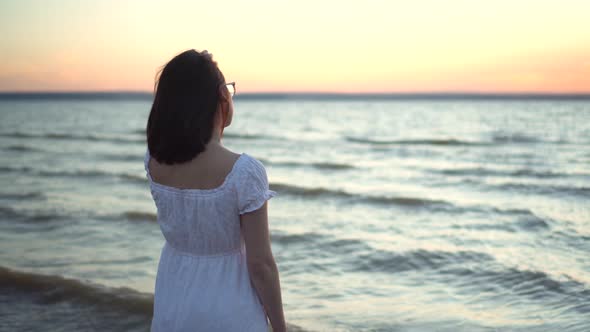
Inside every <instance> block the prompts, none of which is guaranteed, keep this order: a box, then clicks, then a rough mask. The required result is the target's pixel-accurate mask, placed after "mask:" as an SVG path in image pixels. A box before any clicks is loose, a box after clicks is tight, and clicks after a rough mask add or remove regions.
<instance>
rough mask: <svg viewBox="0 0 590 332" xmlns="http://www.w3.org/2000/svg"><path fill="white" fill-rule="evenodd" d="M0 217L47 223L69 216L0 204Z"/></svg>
mask: <svg viewBox="0 0 590 332" xmlns="http://www.w3.org/2000/svg"><path fill="white" fill-rule="evenodd" d="M0 217H2V218H4V219H10V220H12V221H24V222H27V223H47V222H51V221H56V220H65V219H69V218H70V217H69V216H67V215H63V214H60V213H58V212H53V211H34V210H16V209H14V208H12V207H9V206H0ZM46 229H47V228H46Z"/></svg>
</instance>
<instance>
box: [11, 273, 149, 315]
mask: <svg viewBox="0 0 590 332" xmlns="http://www.w3.org/2000/svg"><path fill="white" fill-rule="evenodd" d="M0 287H3V288H4V287H5V288H16V289H20V290H24V291H29V292H34V293H35V294H37V295H38V296H39V297H40V300H41V301H43V303H45V304H52V303H56V302H61V301H82V302H86V303H89V304H92V305H93V306H102V307H105V308H108V309H111V308H116V309H117V310H123V311H126V312H131V313H141V314H143V315H146V316H151V315H152V314H153V295H152V294H146V293H141V292H138V291H136V290H133V289H131V288H128V287H118V288H110V287H106V286H103V285H99V284H94V283H90V282H82V281H79V280H76V279H70V278H64V277H62V276H57V275H45V274H35V273H30V272H23V271H16V270H12V269H8V268H6V267H1V266H0Z"/></svg>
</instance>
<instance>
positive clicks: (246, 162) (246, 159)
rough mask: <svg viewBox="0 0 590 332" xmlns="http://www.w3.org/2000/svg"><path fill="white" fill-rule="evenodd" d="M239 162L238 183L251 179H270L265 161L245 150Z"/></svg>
mask: <svg viewBox="0 0 590 332" xmlns="http://www.w3.org/2000/svg"><path fill="white" fill-rule="evenodd" d="M237 163H239V167H237V170H236V171H237V172H236V173H238V174H237V178H238V181H237V182H238V183H240V184H243V183H247V182H251V181H264V182H265V181H268V179H267V175H266V168H265V166H264V163H263V162H262V161H261V160H259V159H257V158H256V157H254V156H252V155H250V154H248V153H246V152H243V153H241V154H240V157H239V158H238V161H237Z"/></svg>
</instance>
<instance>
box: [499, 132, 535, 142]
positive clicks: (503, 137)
mask: <svg viewBox="0 0 590 332" xmlns="http://www.w3.org/2000/svg"><path fill="white" fill-rule="evenodd" d="M491 138H492V140H493V141H494V142H497V143H538V142H542V140H540V139H539V138H538V137H533V136H529V135H525V134H519V133H494V134H492V137H491Z"/></svg>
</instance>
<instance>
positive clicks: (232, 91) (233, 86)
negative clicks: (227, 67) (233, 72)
mask: <svg viewBox="0 0 590 332" xmlns="http://www.w3.org/2000/svg"><path fill="white" fill-rule="evenodd" d="M225 86H226V87H227V90H228V91H229V95H230V96H231V97H232V98H233V97H234V96H235V95H236V82H229V83H226V84H225Z"/></svg>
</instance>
